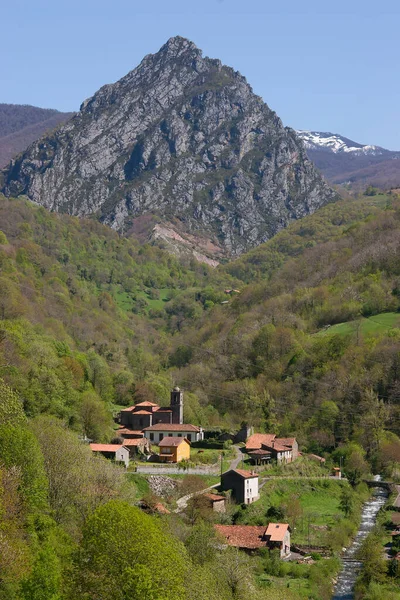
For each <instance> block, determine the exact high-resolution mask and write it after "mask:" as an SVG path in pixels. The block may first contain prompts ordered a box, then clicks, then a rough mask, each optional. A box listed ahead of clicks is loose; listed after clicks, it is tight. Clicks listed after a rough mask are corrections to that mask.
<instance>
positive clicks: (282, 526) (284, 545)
mask: <svg viewBox="0 0 400 600" xmlns="http://www.w3.org/2000/svg"><path fill="white" fill-rule="evenodd" d="M265 537H266V540H267V546H268V548H269V549H270V550H273V549H274V548H279V551H280V555H281V558H283V557H284V556H287V555H288V554H290V527H289V525H288V523H270V524H269V525H268V527H267V530H266V532H265Z"/></svg>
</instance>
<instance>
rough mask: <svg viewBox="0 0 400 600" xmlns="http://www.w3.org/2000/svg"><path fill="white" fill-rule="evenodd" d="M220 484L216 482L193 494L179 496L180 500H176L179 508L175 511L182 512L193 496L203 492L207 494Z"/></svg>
mask: <svg viewBox="0 0 400 600" xmlns="http://www.w3.org/2000/svg"><path fill="white" fill-rule="evenodd" d="M218 486H219V483H216V484H214V485H212V486H210V487H208V488H205V489H204V490H201V491H200V492H194V493H193V494H187V495H186V496H182V498H178V500H177V501H176V505H177V508H176V509H175V510H174V512H176V513H177V512H181V511H182V510H185V508H186V507H187V503H188V502H189V500H190V498H193V497H194V496H201V494H205V493H206V492H209V491H211V490H213V489H214V488H216V487H218Z"/></svg>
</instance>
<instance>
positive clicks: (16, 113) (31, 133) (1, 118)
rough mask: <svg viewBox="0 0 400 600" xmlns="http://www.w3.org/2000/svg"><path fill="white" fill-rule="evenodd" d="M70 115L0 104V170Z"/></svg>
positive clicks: (55, 111) (45, 109) (17, 105)
mask: <svg viewBox="0 0 400 600" xmlns="http://www.w3.org/2000/svg"><path fill="white" fill-rule="evenodd" d="M72 115H73V113H63V112H59V111H58V110H54V109H50V108H38V107H37V106H30V105H28V104H1V103H0V168H2V167H5V166H6V164H7V163H8V162H9V161H10V160H11V159H12V158H13V157H14V156H16V155H17V154H19V153H20V152H22V151H23V150H26V148H27V147H28V146H29V144H32V142H35V141H36V140H37V139H38V138H39V137H41V136H42V135H43V134H44V133H46V132H49V131H51V130H52V129H54V128H55V127H57V126H58V125H60V124H61V123H65V122H66V121H68V119H70V118H71V117H72Z"/></svg>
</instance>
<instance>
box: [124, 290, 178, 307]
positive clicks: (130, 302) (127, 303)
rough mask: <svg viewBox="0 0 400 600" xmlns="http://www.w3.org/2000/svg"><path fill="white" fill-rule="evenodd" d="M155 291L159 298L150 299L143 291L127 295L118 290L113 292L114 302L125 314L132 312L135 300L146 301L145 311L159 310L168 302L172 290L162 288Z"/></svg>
mask: <svg viewBox="0 0 400 600" xmlns="http://www.w3.org/2000/svg"><path fill="white" fill-rule="evenodd" d="M157 291H158V293H159V298H150V295H149V294H147V293H146V292H144V291H137V292H132V293H128V292H125V291H123V290H121V289H120V290H118V291H116V292H115V294H114V300H115V302H116V303H117V306H118V307H119V308H120V309H121V310H124V311H126V312H130V311H132V309H133V308H134V307H135V305H136V300H138V299H139V298H142V299H144V300H146V302H147V305H148V306H147V309H150V308H153V309H161V308H163V307H164V305H165V303H166V302H168V300H170V297H171V293H172V290H171V289H169V288H164V289H160V290H157Z"/></svg>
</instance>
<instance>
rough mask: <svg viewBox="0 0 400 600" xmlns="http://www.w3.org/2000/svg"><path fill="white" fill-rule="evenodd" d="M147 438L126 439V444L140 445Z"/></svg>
mask: <svg viewBox="0 0 400 600" xmlns="http://www.w3.org/2000/svg"><path fill="white" fill-rule="evenodd" d="M144 440H145V438H133V439H127V440H124V444H123V445H124V446H127V447H128V446H139V445H140V444H143V443H144Z"/></svg>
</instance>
